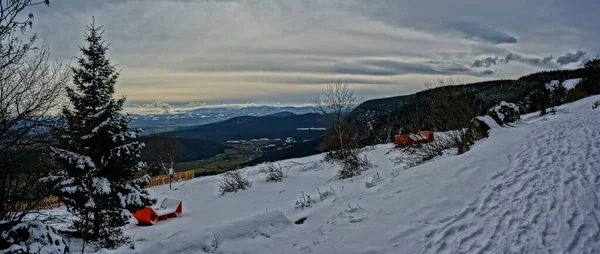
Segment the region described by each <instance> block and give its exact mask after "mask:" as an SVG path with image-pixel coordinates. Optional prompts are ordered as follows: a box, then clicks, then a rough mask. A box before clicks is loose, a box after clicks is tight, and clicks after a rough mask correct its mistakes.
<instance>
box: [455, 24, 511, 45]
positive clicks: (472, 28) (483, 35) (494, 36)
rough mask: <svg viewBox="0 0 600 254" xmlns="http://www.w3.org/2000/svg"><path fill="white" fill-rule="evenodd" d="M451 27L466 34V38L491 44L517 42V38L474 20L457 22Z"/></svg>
mask: <svg viewBox="0 0 600 254" xmlns="http://www.w3.org/2000/svg"><path fill="white" fill-rule="evenodd" d="M450 27H451V28H453V29H454V30H457V31H459V32H460V33H462V34H464V35H465V38H467V39H469V40H474V41H480V42H486V43H491V44H502V43H517V38H515V37H514V36H512V35H509V34H507V33H505V32H502V31H498V30H496V29H493V28H490V27H486V26H484V25H482V24H479V23H474V22H456V23H452V24H450Z"/></svg>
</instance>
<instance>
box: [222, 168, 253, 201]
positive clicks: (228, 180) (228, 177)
mask: <svg viewBox="0 0 600 254" xmlns="http://www.w3.org/2000/svg"><path fill="white" fill-rule="evenodd" d="M244 172H245V171H244V170H241V169H240V170H231V171H227V172H225V173H223V174H221V178H220V179H219V194H221V195H224V194H225V193H230V192H237V191H238V190H245V189H247V188H250V187H252V182H250V181H249V180H248V178H247V177H245V176H244V175H243V174H244Z"/></svg>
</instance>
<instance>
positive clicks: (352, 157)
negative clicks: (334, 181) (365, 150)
mask: <svg viewBox="0 0 600 254" xmlns="http://www.w3.org/2000/svg"><path fill="white" fill-rule="evenodd" d="M371 166H372V164H371V160H369V158H368V157H367V155H364V156H360V150H358V149H354V150H350V151H349V152H348V154H347V155H346V158H345V159H344V160H343V161H342V168H341V169H340V171H338V174H337V178H339V179H347V178H351V177H354V176H357V175H360V174H361V173H362V172H363V171H365V170H367V169H368V168H370V167H371Z"/></svg>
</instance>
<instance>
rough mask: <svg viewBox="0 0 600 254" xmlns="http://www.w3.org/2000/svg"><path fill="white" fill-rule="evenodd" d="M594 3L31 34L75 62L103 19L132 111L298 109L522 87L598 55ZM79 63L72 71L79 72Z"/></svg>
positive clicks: (336, 5) (261, 12) (415, 8)
mask: <svg viewBox="0 0 600 254" xmlns="http://www.w3.org/2000/svg"><path fill="white" fill-rule="evenodd" d="M598 10H600V1H597V0H564V1H560V0H532V1H527V0H496V1H491V0H429V1H416V0H411V1H408V0H372V1H369V0H362V1H361V0H256V1H250V0H247V1H243V0H239V1H235V0H212V1H210V0H204V1H202V0H102V1H99V0H52V1H51V4H50V7H42V6H39V7H36V8H35V9H33V12H34V14H35V23H34V27H33V30H34V31H36V32H37V34H38V35H39V36H40V37H41V38H45V40H46V42H47V43H48V44H49V45H50V47H51V49H52V54H53V58H55V59H56V60H59V61H65V62H69V61H72V58H73V56H78V55H80V53H79V52H78V48H77V46H78V45H83V36H82V33H83V30H84V28H85V25H86V24H89V23H90V22H91V21H92V16H93V17H95V20H96V23H97V24H99V25H102V26H104V28H105V30H106V32H105V40H107V41H108V42H110V43H111V46H110V51H109V56H110V58H111V59H112V61H113V63H115V64H118V68H119V69H121V70H122V72H121V78H120V80H119V83H118V85H117V93H118V94H119V95H127V98H128V100H129V102H130V103H143V102H151V101H155V100H160V101H166V102H169V103H183V102H188V101H198V100H202V101H206V102H208V103H267V104H276V103H282V104H300V103H306V102H309V101H310V98H311V97H313V96H315V95H316V94H318V93H319V91H320V90H321V89H322V88H323V87H324V86H325V84H327V83H329V82H332V81H336V80H344V81H348V83H349V84H350V85H351V86H352V87H353V88H354V89H356V90H357V92H358V93H359V94H360V95H361V96H362V97H363V98H365V99H370V98H377V97H386V96H393V95H401V94H407V93H412V92H416V91H418V90H421V89H423V83H424V82H426V81H435V80H436V79H437V78H438V77H441V76H456V77H459V78H460V79H462V80H463V81H466V82H470V81H480V80H489V79H500V78H517V77H519V76H520V75H523V74H528V73H531V72H535V71H539V70H544V69H558V68H576V67H577V66H578V65H579V64H580V63H581V62H582V61H584V60H585V59H587V58H593V57H595V56H597V54H598V53H600V43H598V42H599V41H600V33H599V32H598V27H597V24H600V15H598V13H597V11H598ZM72 62H73V63H74V61H72Z"/></svg>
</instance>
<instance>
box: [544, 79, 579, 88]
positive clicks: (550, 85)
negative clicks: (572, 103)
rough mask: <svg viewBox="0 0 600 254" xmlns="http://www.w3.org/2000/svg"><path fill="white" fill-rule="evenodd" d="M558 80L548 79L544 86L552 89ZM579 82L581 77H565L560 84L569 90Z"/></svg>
mask: <svg viewBox="0 0 600 254" xmlns="http://www.w3.org/2000/svg"><path fill="white" fill-rule="evenodd" d="M559 82H560V81H558V80H552V81H550V83H547V84H546V88H547V89H551V90H554V89H556V87H557V86H558V84H559ZM579 82H581V78H574V79H567V80H565V81H563V82H562V86H563V87H564V88H566V89H567V90H571V89H573V88H575V86H576V85H577V84H579Z"/></svg>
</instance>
